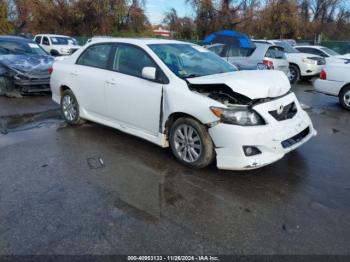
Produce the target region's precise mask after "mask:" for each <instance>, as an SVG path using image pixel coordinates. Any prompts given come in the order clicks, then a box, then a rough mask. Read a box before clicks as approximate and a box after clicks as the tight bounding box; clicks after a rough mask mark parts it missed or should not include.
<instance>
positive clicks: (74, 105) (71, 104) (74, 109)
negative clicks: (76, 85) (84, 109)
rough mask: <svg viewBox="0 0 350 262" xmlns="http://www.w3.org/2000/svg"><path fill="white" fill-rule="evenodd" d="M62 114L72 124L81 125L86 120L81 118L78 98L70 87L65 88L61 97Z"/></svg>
mask: <svg viewBox="0 0 350 262" xmlns="http://www.w3.org/2000/svg"><path fill="white" fill-rule="evenodd" d="M61 114H62V117H63V119H64V120H65V121H66V122H67V123H68V124H70V125H80V124H83V123H84V122H85V121H84V120H83V119H81V118H80V112H79V104H78V100H77V99H76V97H75V95H74V94H73V92H72V91H71V90H69V89H67V90H65V91H64V92H63V94H62V97H61Z"/></svg>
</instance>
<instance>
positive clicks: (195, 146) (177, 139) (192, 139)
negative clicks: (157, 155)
mask: <svg viewBox="0 0 350 262" xmlns="http://www.w3.org/2000/svg"><path fill="white" fill-rule="evenodd" d="M174 144H175V150H176V153H177V154H178V156H179V157H180V158H181V159H182V160H183V161H185V162H188V163H193V162H195V161H197V160H198V159H199V158H200V156H201V153H202V142H201V139H200V137H199V134H198V132H197V131H196V129H195V128H193V127H192V126H190V125H187V124H182V125H179V126H178V127H177V129H176V130H175V135H174Z"/></svg>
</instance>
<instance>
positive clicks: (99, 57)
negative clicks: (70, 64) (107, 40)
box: [77, 44, 113, 69]
mask: <svg viewBox="0 0 350 262" xmlns="http://www.w3.org/2000/svg"><path fill="white" fill-rule="evenodd" d="M112 47H113V46H112V44H99V45H93V46H90V47H89V48H87V49H86V50H85V51H84V53H83V54H82V55H81V56H80V57H79V59H78V61H77V64H78V65H85V66H92V67H97V68H102V69H106V68H107V67H108V60H109V56H110V53H111V50H112Z"/></svg>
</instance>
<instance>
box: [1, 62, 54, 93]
mask: <svg viewBox="0 0 350 262" xmlns="http://www.w3.org/2000/svg"><path fill="white" fill-rule="evenodd" d="M52 63H53V58H51V57H48V56H27V55H3V56H0V95H6V94H7V93H11V92H14V91H18V92H20V93H28V92H42V91H50V74H49V68H50V67H51V66H52Z"/></svg>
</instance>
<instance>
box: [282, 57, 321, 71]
mask: <svg viewBox="0 0 350 262" xmlns="http://www.w3.org/2000/svg"><path fill="white" fill-rule="evenodd" d="M286 55H287V59H288V62H289V63H292V64H296V65H297V66H298V67H299V69H300V75H301V76H316V75H318V74H319V73H321V71H322V68H323V67H324V65H317V64H316V63H315V64H308V63H305V62H304V61H303V59H306V58H308V57H310V56H314V55H310V54H306V53H290V54H286Z"/></svg>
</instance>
